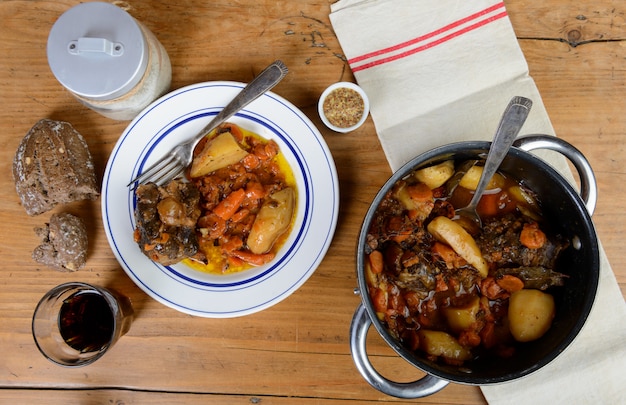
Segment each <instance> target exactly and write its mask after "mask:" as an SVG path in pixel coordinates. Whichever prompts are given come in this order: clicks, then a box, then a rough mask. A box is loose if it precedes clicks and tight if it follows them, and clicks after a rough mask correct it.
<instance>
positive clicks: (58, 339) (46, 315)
mask: <svg viewBox="0 0 626 405" xmlns="http://www.w3.org/2000/svg"><path fill="white" fill-rule="evenodd" d="M132 321H133V309H132V306H131V305H130V300H129V299H128V298H126V297H123V296H121V295H119V294H117V293H115V292H113V291H111V290H108V289H105V288H101V287H96V286H93V285H90V284H86V283H79V282H71V283H65V284H61V285H59V286H57V287H55V288H53V289H52V290H50V291H48V292H47V293H46V294H45V295H44V296H43V297H42V298H41V301H39V304H37V308H36V309H35V314H34V315H33V324H32V329H33V337H34V338H35V343H36V344H37V347H38V348H39V351H40V352H41V353H42V354H43V355H44V356H45V357H46V358H47V359H49V360H51V361H52V362H54V363H57V364H59V365H62V366H67V367H78V366H85V365H87V364H91V363H93V362H94V361H96V360H97V359H99V358H100V357H102V355H104V353H105V352H106V351H107V350H108V349H109V348H111V347H112V346H113V345H114V344H115V342H117V340H118V339H119V338H120V337H121V336H122V335H124V334H125V333H126V332H128V330H129V329H130V325H131V323H132Z"/></svg>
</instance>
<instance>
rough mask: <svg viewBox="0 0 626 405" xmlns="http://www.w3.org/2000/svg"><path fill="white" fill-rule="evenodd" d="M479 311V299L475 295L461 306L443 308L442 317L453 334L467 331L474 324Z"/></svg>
mask: <svg viewBox="0 0 626 405" xmlns="http://www.w3.org/2000/svg"><path fill="white" fill-rule="evenodd" d="M479 310H480V298H478V296H477V295H475V296H473V297H472V299H471V300H470V301H469V302H467V303H466V304H465V305H463V306H459V307H446V308H443V315H444V316H445V317H446V321H448V326H450V329H452V330H453V331H454V332H457V333H458V332H461V331H464V330H467V329H468V328H469V327H470V326H472V324H473V323H474V322H476V314H478V311H479Z"/></svg>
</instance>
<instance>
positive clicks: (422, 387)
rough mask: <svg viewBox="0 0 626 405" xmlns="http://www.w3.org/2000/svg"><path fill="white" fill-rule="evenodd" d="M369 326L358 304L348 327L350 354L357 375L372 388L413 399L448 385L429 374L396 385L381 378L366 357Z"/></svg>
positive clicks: (365, 314)
mask: <svg viewBox="0 0 626 405" xmlns="http://www.w3.org/2000/svg"><path fill="white" fill-rule="evenodd" d="M370 326H372V321H371V319H370V317H369V316H368V315H367V312H366V311H365V307H364V306H363V304H360V305H359V306H358V308H357V309H356V311H355V313H354V316H353V318H352V324H351V325H350V352H351V353H352V359H353V360H354V363H355V364H356V368H357V369H358V370H359V373H361V375H362V376H363V378H365V381H367V382H368V383H369V384H370V385H371V386H372V387H374V388H376V389H377V390H378V391H380V392H382V393H384V394H387V395H391V396H394V397H397V398H405V399H413V398H422V397H426V396H428V395H432V394H434V393H436V392H438V391H440V390H442V389H443V388H444V387H445V386H446V385H448V381H446V380H442V379H440V378H437V377H435V376H432V375H430V374H427V375H425V376H424V377H422V378H421V379H419V380H417V381H414V382H409V383H397V382H393V381H390V380H388V379H386V378H385V377H383V376H381V375H380V374H379V373H378V371H376V369H375V368H374V367H373V366H372V363H371V362H370V361H369V358H368V357H367V350H366V340H367V332H368V331H369V329H370Z"/></svg>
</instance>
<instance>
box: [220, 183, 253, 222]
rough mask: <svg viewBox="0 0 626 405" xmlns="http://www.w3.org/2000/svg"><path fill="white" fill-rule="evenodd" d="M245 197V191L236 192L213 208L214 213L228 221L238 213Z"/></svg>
mask: <svg viewBox="0 0 626 405" xmlns="http://www.w3.org/2000/svg"><path fill="white" fill-rule="evenodd" d="M245 197H246V192H245V191H244V189H242V188H240V189H238V190H235V191H233V192H232V193H230V194H228V195H227V196H226V198H224V199H223V200H222V201H220V203H219V204H217V205H216V206H215V208H213V213H214V214H215V215H217V216H218V217H220V218H222V219H223V220H224V221H227V220H229V219H230V217H232V216H233V215H234V214H235V212H237V210H238V209H239V207H240V206H241V203H242V202H243V200H244V198H245Z"/></svg>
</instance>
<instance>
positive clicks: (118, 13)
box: [48, 2, 149, 100]
mask: <svg viewBox="0 0 626 405" xmlns="http://www.w3.org/2000/svg"><path fill="white" fill-rule="evenodd" d="M148 58H149V49H148V44H147V43H146V39H145V37H144V35H143V33H142V32H141V28H140V27H139V24H138V23H137V21H135V19H134V18H133V17H131V16H130V14H128V13H127V12H125V11H124V10H122V9H121V8H119V7H117V6H114V5H112V4H109V3H102V2H91V3H83V4H79V5H77V6H75V7H72V8H71V9H69V10H68V11H66V12H65V13H63V15H61V17H59V19H58V20H57V21H56V22H55V23H54V25H53V26H52V29H51V30H50V35H49V36H48V64H49V65H50V69H51V70H52V73H53V74H54V76H55V77H56V78H57V80H58V81H59V82H60V83H61V84H62V85H63V86H64V87H65V88H67V89H68V90H70V91H71V92H73V93H75V94H77V95H79V96H82V97H85V98H89V99H93V100H112V99H114V98H117V97H120V96H123V95H124V94H126V93H127V92H128V91H130V90H131V89H132V88H133V87H135V85H137V83H139V81H140V80H141V78H142V77H143V75H144V73H145V71H146V67H147V65H148Z"/></svg>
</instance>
